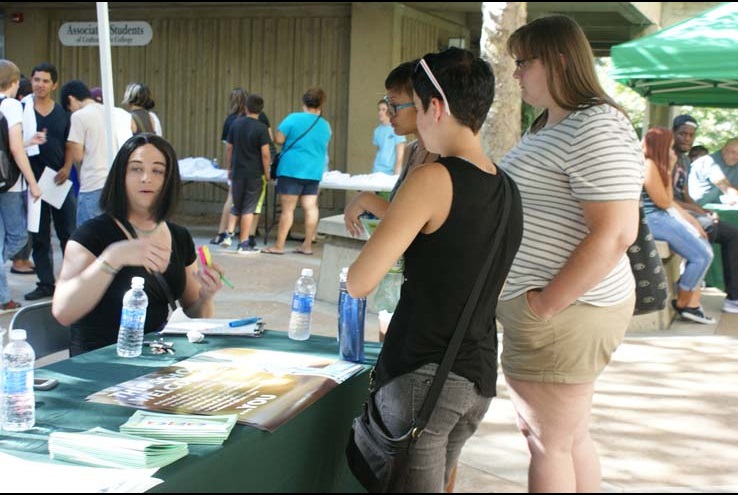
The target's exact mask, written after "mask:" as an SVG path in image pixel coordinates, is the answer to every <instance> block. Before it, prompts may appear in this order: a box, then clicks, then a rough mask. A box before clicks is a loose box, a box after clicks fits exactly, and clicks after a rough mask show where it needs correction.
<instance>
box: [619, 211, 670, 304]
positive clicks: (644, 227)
mask: <svg viewBox="0 0 738 495" xmlns="http://www.w3.org/2000/svg"><path fill="white" fill-rule="evenodd" d="M639 220H640V221H639V224H638V236H637V237H636V241H635V242H634V243H633V245H632V246H630V247H629V248H628V258H630V268H631V270H632V271H633V277H634V278H635V283H636V303H635V309H634V310H633V314H634V315H643V314H647V313H652V312H654V311H661V310H662V309H664V308H665V307H666V301H667V299H668V298H669V289H668V282H667V280H666V273H665V271H664V264H663V263H662V262H661V256H659V252H658V249H657V248H656V241H655V240H654V238H653V234H651V229H649V228H648V222H647V221H646V214H645V212H644V211H643V204H641V205H640V208H639Z"/></svg>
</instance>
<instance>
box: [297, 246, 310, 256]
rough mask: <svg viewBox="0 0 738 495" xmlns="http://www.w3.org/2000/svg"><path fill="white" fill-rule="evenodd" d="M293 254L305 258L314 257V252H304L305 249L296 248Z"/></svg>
mask: <svg viewBox="0 0 738 495" xmlns="http://www.w3.org/2000/svg"><path fill="white" fill-rule="evenodd" d="M292 252H293V253H295V254H304V255H305V256H312V255H313V252H312V251H310V252H307V251H303V249H302V248H301V247H298V248H295V249H294V250H293V251H292Z"/></svg>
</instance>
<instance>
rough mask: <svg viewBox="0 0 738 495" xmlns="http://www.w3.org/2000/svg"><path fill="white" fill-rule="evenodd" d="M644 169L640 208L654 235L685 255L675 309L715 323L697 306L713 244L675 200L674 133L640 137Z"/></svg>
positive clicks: (658, 131) (663, 131)
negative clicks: (672, 184)
mask: <svg viewBox="0 0 738 495" xmlns="http://www.w3.org/2000/svg"><path fill="white" fill-rule="evenodd" d="M643 152H644V154H645V157H646V173H645V179H644V182H643V211H644V212H645V213H646V220H647V221H648V227H649V229H651V233H652V234H653V237H654V239H657V240H659V241H664V242H667V243H668V244H669V249H671V250H672V251H674V252H675V253H677V254H678V255H679V256H681V257H682V258H684V261H685V262H686V264H685V266H684V271H683V272H682V275H681V277H679V280H678V282H677V294H676V296H677V297H676V300H673V301H672V306H673V307H674V310H675V311H676V312H677V313H678V314H679V316H680V317H681V318H682V319H685V320H690V321H694V322H697V323H703V324H712V323H715V319H714V318H712V317H711V316H708V315H706V314H705V312H704V311H703V309H702V306H700V292H701V291H700V285H701V283H702V280H703V279H704V278H705V274H706V273H707V269H708V268H709V267H710V263H711V262H712V256H713V254H712V247H710V243H709V242H708V241H707V234H706V233H705V231H704V230H703V229H702V226H701V225H700V223H699V222H698V221H697V220H696V219H695V218H694V217H692V215H690V214H689V213H687V212H686V211H685V210H684V208H682V207H681V206H679V204H678V203H677V202H676V201H674V190H673V189H672V186H671V176H672V171H673V169H674V165H675V164H676V159H677V157H676V154H675V153H674V134H673V133H672V131H670V130H669V129H666V128H664V127H654V128H652V129H649V130H648V132H647V133H646V135H645V137H644V138H643Z"/></svg>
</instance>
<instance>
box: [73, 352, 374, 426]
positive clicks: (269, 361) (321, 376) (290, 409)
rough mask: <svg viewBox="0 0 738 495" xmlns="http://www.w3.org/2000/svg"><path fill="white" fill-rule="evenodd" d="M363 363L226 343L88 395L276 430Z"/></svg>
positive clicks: (109, 401)
mask: <svg viewBox="0 0 738 495" xmlns="http://www.w3.org/2000/svg"><path fill="white" fill-rule="evenodd" d="M363 369H364V365H362V364H356V363H350V362H348V361H341V360H339V359H334V358H326V357H321V356H315V355H311V354H303V353H294V352H280V351H266V350H260V349H247V348H225V349H219V350H213V351H208V352H204V353H202V354H198V355H196V356H193V357H191V358H189V359H185V360H182V361H179V362H177V363H176V364H173V365H171V366H168V367H166V368H162V369H159V370H157V371H154V372H153V373H149V374H147V375H144V376H141V377H138V378H134V379H133V380H128V381H126V382H123V383H120V384H118V385H114V386H112V387H108V388H106V389H104V390H101V391H99V392H96V393H94V394H92V395H90V396H89V397H87V400H89V401H92V402H100V403H103V404H116V405H122V406H130V407H135V408H138V409H145V410H149V411H162V412H174V413H177V414H205V415H213V414H216V415H217V414H235V415H236V416H237V418H238V422H239V423H241V424H246V425H251V426H255V427H257V428H261V429H263V430H267V431H274V430H276V429H277V428H278V427H279V426H281V425H282V424H284V423H285V422H287V421H288V420H290V419H291V418H293V417H294V416H296V415H297V414H298V413H299V412H301V411H303V410H304V409H306V408H307V407H309V406H310V405H311V404H312V403H314V402H315V401H317V400H318V399H319V398H320V397H322V396H323V395H325V394H326V393H328V391H330V390H332V389H333V388H334V387H336V385H338V384H339V383H342V382H343V381H345V380H347V379H348V378H350V377H351V376H353V375H355V374H356V373H359V372H360V371H362V370H363Z"/></svg>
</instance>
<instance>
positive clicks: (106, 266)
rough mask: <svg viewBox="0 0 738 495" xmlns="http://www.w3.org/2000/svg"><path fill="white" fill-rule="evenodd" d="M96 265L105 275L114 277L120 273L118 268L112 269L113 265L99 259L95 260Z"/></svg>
mask: <svg viewBox="0 0 738 495" xmlns="http://www.w3.org/2000/svg"><path fill="white" fill-rule="evenodd" d="M97 264H98V265H99V266H100V269H101V270H102V271H104V272H105V273H109V274H110V275H112V276H116V275H117V274H118V272H119V271H120V268H118V269H116V268H115V267H113V265H111V264H110V263H108V262H107V261H105V260H104V259H101V258H97Z"/></svg>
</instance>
